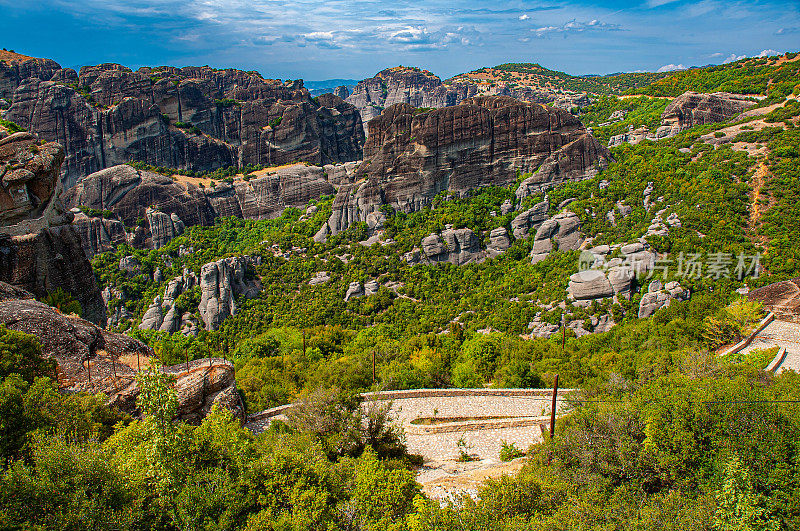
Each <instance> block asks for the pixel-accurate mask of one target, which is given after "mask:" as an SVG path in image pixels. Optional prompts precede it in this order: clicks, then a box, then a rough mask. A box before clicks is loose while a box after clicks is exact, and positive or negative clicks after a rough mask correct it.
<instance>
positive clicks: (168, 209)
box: [63, 164, 335, 248]
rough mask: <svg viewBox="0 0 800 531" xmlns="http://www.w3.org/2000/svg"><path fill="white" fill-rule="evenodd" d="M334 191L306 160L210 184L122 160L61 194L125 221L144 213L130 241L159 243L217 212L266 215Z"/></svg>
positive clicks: (210, 219)
mask: <svg viewBox="0 0 800 531" xmlns="http://www.w3.org/2000/svg"><path fill="white" fill-rule="evenodd" d="M334 192H335V189H334V188H333V186H332V185H331V184H330V183H328V182H327V180H326V179H325V170H323V168H320V167H318V166H307V165H305V164H295V165H291V166H287V167H283V168H279V169H277V170H274V171H269V172H261V173H260V174H259V175H258V176H256V177H254V178H251V179H250V180H248V181H244V180H236V181H234V182H233V184H228V183H217V185H216V187H214V188H211V187H208V188H200V187H198V186H195V185H194V184H192V183H188V182H187V183H186V184H183V183H180V182H178V181H175V180H173V179H171V178H170V177H166V176H164V175H161V174H158V173H153V172H148V171H143V170H137V169H135V168H133V167H131V166H129V165H127V164H123V165H119V166H114V167H111V168H107V169H105V170H101V171H99V172H96V173H93V174H92V175H89V176H88V177H86V178H84V179H81V181H80V182H78V184H77V185H75V186H74V187H73V188H71V189H70V190H68V191H67V192H66V193H65V194H64V196H63V200H64V202H65V203H66V204H67V205H69V206H70V207H77V206H85V207H89V208H93V209H96V210H110V211H112V212H113V213H114V214H115V215H116V216H117V217H118V218H119V219H120V220H121V221H122V223H124V225H127V226H129V227H132V226H135V225H136V224H137V223H138V221H139V220H140V219H143V220H145V221H146V224H145V226H144V234H142V235H140V236H138V237H136V238H134V235H131V236H130V239H131V240H132V243H134V244H135V245H137V246H140V247H149V248H159V247H162V246H164V245H166V244H167V243H168V242H169V241H170V240H172V238H174V237H175V236H178V235H179V234H181V233H182V232H183V230H184V228H185V227H187V226H192V225H210V224H211V223H213V221H214V219H215V218H217V217H221V216H236V217H241V218H245V219H269V218H273V217H277V216H279V215H280V214H281V212H283V210H284V209H285V208H286V207H289V206H294V207H304V206H305V205H307V204H308V202H309V201H310V200H312V199H317V198H319V197H320V196H322V195H326V194H333V193H334ZM150 207H154V208H150ZM87 236H88V234H87ZM84 242H85V244H87V246H91V244H90V243H88V242H86V240H85V241H84Z"/></svg>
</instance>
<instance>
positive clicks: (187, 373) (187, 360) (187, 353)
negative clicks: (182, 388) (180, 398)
mask: <svg viewBox="0 0 800 531" xmlns="http://www.w3.org/2000/svg"><path fill="white" fill-rule="evenodd" d="M186 375H187V376H188V375H189V349H186Z"/></svg>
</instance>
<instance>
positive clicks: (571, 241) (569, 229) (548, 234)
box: [530, 210, 583, 264]
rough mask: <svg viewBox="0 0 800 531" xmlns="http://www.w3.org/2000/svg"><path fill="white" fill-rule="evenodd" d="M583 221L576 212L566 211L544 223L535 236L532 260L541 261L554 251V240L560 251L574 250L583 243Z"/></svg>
mask: <svg viewBox="0 0 800 531" xmlns="http://www.w3.org/2000/svg"><path fill="white" fill-rule="evenodd" d="M580 227H581V221H580V218H578V215H577V214H575V213H574V212H570V211H568V210H567V211H564V212H561V213H560V214H556V215H555V216H553V217H552V218H550V219H548V220H547V221H545V222H544V223H542V224H541V225H540V226H539V228H538V229H537V231H536V234H535V235H534V238H533V248H532V249H531V254H530V256H531V262H532V263H534V264H535V263H537V262H541V261H542V260H544V259H545V258H547V255H549V254H550V252H552V251H553V249H554V247H553V242H555V244H556V245H557V246H558V250H560V251H574V250H575V249H578V248H580V246H581V244H582V243H583V235H582V234H581V232H580Z"/></svg>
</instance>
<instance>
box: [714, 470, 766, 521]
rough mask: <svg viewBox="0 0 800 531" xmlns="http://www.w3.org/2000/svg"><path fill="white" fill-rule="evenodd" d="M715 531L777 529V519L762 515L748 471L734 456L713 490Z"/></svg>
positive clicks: (763, 513) (764, 512)
mask: <svg viewBox="0 0 800 531" xmlns="http://www.w3.org/2000/svg"><path fill="white" fill-rule="evenodd" d="M716 498H717V504H718V505H717V510H716V511H715V512H714V525H713V526H714V529H715V531H761V530H768V529H778V525H777V522H775V521H774V520H773V519H770V518H768V517H767V515H766V511H765V509H764V507H762V506H760V505H759V503H758V502H759V497H758V495H757V494H756V493H755V492H754V491H753V483H752V479H751V477H750V471H749V470H748V469H747V467H746V466H744V464H743V463H742V460H741V459H740V458H739V456H738V455H734V456H733V457H731V458H730V459H729V460H728V462H727V463H726V464H725V479H724V481H723V484H722V488H720V489H719V491H717V493H716Z"/></svg>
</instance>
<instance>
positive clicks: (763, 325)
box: [720, 312, 775, 356]
mask: <svg viewBox="0 0 800 531" xmlns="http://www.w3.org/2000/svg"><path fill="white" fill-rule="evenodd" d="M774 320H775V314H774V313H772V312H769V313H768V314H767V316H766V317H764V318H763V319H762V320H761V322H760V323H758V326H756V327H755V328H754V329H753V331H752V332H750V333H749V334H748V335H747V337H746V338H744V339H742V340H741V341H739V342H738V343H736V344H735V345H734V346H732V347H731V348H729V349H728V350H726V351H725V352H722V353H721V354H720V356H727V355H728V354H736V353H737V352H739V351H741V350H742V349H744V348H747V347H748V346H749V345H750V343H752V342H753V340H754V339H755V338H756V336H757V335H758V334H760V333H761V332H762V331H763V330H764V329H765V328H766V327H767V326H768V325H769V324H770V323H771V322H772V321H774Z"/></svg>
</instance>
